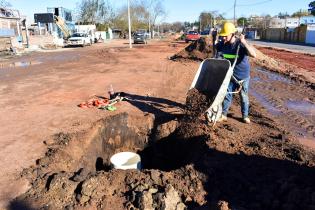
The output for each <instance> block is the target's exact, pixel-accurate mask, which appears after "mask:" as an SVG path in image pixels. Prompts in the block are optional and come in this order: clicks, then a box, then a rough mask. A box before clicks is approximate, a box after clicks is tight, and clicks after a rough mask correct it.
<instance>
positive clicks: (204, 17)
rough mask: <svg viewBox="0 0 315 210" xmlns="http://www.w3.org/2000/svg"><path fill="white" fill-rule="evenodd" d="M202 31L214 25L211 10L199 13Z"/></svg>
mask: <svg viewBox="0 0 315 210" xmlns="http://www.w3.org/2000/svg"><path fill="white" fill-rule="evenodd" d="M199 21H200V31H203V30H205V28H210V27H211V26H212V25H213V17H212V14H211V13H210V12H202V13H200V15H199Z"/></svg>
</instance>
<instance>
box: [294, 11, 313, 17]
mask: <svg viewBox="0 0 315 210" xmlns="http://www.w3.org/2000/svg"><path fill="white" fill-rule="evenodd" d="M309 14H310V13H309V11H308V10H301V9H300V10H299V11H297V12H294V13H293V14H292V15H291V17H298V18H300V17H302V16H308V15H309Z"/></svg>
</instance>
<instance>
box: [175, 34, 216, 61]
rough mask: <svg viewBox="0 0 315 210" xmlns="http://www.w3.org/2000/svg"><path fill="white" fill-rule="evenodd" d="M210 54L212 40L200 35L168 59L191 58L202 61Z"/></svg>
mask: <svg viewBox="0 0 315 210" xmlns="http://www.w3.org/2000/svg"><path fill="white" fill-rule="evenodd" d="M211 56H212V42H211V39H210V38H203V37H201V38H200V39H199V40H197V41H194V42H192V43H190V44H189V45H188V46H187V47H185V48H184V49H183V50H181V51H179V52H178V53H176V54H175V55H173V56H171V57H170V60H180V59H191V60H198V61H202V60H204V59H206V58H209V57H211Z"/></svg>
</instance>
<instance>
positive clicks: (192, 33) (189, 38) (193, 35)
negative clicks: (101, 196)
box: [185, 31, 200, 43]
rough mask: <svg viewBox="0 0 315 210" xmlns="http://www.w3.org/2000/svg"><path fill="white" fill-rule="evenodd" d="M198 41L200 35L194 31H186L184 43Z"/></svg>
mask: <svg viewBox="0 0 315 210" xmlns="http://www.w3.org/2000/svg"><path fill="white" fill-rule="evenodd" d="M198 39H200V34H199V33H198V32H196V31H188V32H187V33H186V36H185V42H186V43H188V42H189V41H196V40H198Z"/></svg>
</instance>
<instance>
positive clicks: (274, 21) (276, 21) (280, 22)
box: [269, 17, 285, 28]
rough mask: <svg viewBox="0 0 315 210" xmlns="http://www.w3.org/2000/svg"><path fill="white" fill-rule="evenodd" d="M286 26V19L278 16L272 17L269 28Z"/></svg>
mask: <svg viewBox="0 0 315 210" xmlns="http://www.w3.org/2000/svg"><path fill="white" fill-rule="evenodd" d="M284 27H285V19H280V18H278V17H276V18H271V20H270V22H269V28H284Z"/></svg>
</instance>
